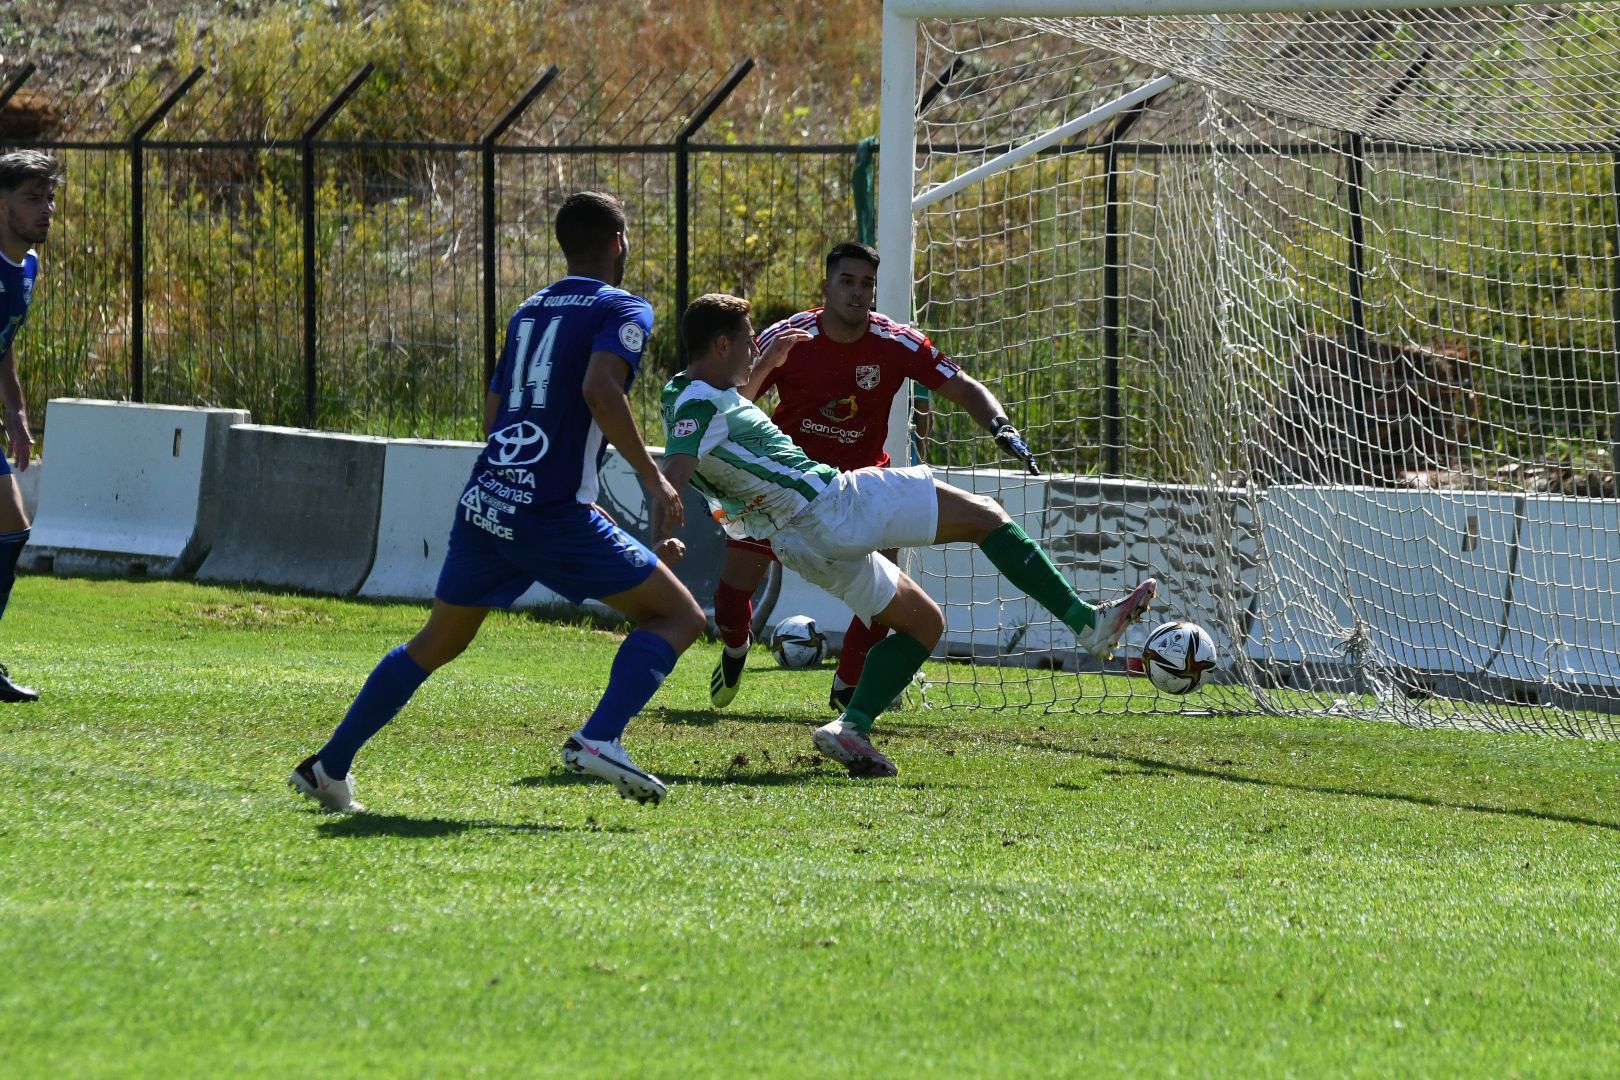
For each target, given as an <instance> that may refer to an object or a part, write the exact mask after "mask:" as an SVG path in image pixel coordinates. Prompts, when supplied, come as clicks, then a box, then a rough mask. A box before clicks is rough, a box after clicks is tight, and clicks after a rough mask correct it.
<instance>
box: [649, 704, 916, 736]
mask: <svg viewBox="0 0 1620 1080" xmlns="http://www.w3.org/2000/svg"><path fill="white" fill-rule="evenodd" d="M894 716H895V714H894V713H884V714H882V715H881V716H879V717H878V719H877V726H876V727H875V728H874V729H873V733H874V734H875V735H877V736H878V737H880V738H881V737H882V736H884V735H918V736H926V735H932V734H935V733H936V732H937V731H938V728H937V727H932V726H930V725H927V724H918V723H911V722H907V721H897V720H895V719H894ZM837 717H838V714H837V713H835V712H833V711H832V710H831V709H828V710H827V711H826V712H824V713H820V714H815V713H812V714H810V715H808V716H783V715H781V714H779V713H765V712H760V711H759V710H758V709H755V708H750V707H746V706H745V707H740V708H733V709H727V710H725V711H721V710H718V709H663V710H662V712H661V715H660V719H661V720H663V722H664V723H666V724H675V725H678V726H681V727H712V726H713V725H715V724H718V723H720V722H722V721H730V722H732V723H738V724H786V725H788V726H789V727H795V728H803V729H804V732H805V738H806V739H808V738H809V735H810V732H812V731H814V730H815V729H816V728H818V727H820V726H821V725H822V724H825V723H826V722H827V721H829V720H834V719H837Z"/></svg>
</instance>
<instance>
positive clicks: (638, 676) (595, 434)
mask: <svg viewBox="0 0 1620 1080" xmlns="http://www.w3.org/2000/svg"><path fill="white" fill-rule="evenodd" d="M557 245H558V247H560V248H561V249H562V252H563V256H564V257H565V258H566V259H567V262H568V276H567V277H565V278H563V279H562V280H560V281H556V282H553V283H552V284H550V285H548V286H546V287H545V288H544V289H541V290H540V291H539V292H537V293H535V294H534V295H533V296H531V297H529V299H527V300H525V301H524V302H523V306H522V307H520V308H518V310H517V313H516V314H515V315H513V316H512V319H511V322H510V323H509V324H508V325H507V328H506V346H505V349H504V350H503V352H502V353H501V361H500V364H499V366H498V367H497V368H496V370H495V377H494V379H493V380H492V381H491V383H490V386H489V396H488V397H487V399H486V400H485V404H484V428H485V430H486V431H487V432H488V433H489V439H488V442H487V443H486V444H485V446H484V450H483V452H482V453H481V454H480V455H479V457H478V461H477V463H476V464H475V465H474V466H473V470H472V476H471V478H470V479H469V480H468V481H467V486H466V488H465V489H463V491H462V493H461V498H460V499H459V500H458V502H457V506H456V514H455V523H454V525H453V526H452V528H451V530H450V544H449V549H448V550H447V551H446V553H445V557H444V567H443V569H442V570H441V571H440V572H439V583H438V587H437V588H436V589H435V591H434V600H433V610H432V612H431V614H429V616H428V620H427V624H426V625H425V626H423V627H422V629H421V630H420V631H419V632H418V633H417V635H416V636H415V637H413V638H411V640H410V641H408V642H406V643H405V644H404V645H401V646H399V647H398V648H396V649H394V650H393V651H392V652H390V653H389V654H388V655H387V656H385V657H383V659H382V661H381V663H379V664H378V665H377V667H376V669H375V670H373V671H372V673H371V676H370V678H368V679H367V680H366V683H365V686H364V687H362V688H361V690H360V693H359V696H357V697H356V698H355V699H354V703H353V704H352V705H350V706H349V711H348V714H347V715H346V716H344V718H343V722H342V723H341V724H339V725H338V728H337V731H336V732H334V733H333V735H332V738H331V740H330V741H328V742H327V744H326V745H325V746H323V747H322V748H321V749H320V750H319V751H318V752H316V753H315V754H313V755H311V756H310V757H308V758H306V759H305V760H304V761H302V762H300V763H299V765H298V767H297V768H296V769H294V770H293V774H292V776H291V778H290V780H289V782H290V783H291V784H292V786H293V788H294V789H295V790H296V791H298V792H300V793H301V794H304V795H307V796H309V797H311V798H313V799H316V800H317V801H319V802H320V803H321V805H322V806H323V807H325V808H326V809H328V810H333V811H339V812H344V813H348V812H354V811H359V810H363V809H364V807H362V806H360V805H359V804H358V803H356V802H355V801H354V777H353V776H352V775H350V773H349V765H350V762H351V761H352V760H353V758H354V755H355V753H356V752H357V751H358V750H359V749H360V747H361V746H362V745H363V744H364V743H365V741H366V740H367V739H369V738H371V736H372V735H374V734H376V733H377V731H378V730H379V729H381V728H382V726H383V725H384V724H386V723H388V721H389V720H391V719H392V718H393V717H394V715H395V714H396V713H398V712H399V710H400V709H401V708H402V707H404V705H405V703H406V702H407V701H408V700H410V697H411V695H412V694H413V693H415V692H416V688H417V687H418V686H420V685H422V682H423V680H425V679H426V678H427V677H428V675H429V674H430V673H432V672H433V671H434V670H436V669H437V668H439V667H442V666H443V665H445V664H447V663H449V662H450V661H451V660H454V659H455V658H456V657H457V656H459V655H460V654H461V652H462V650H463V649H465V648H466V647H467V646H468V645H469V644H470V643H471V642H472V639H473V637H474V636H476V635H477V633H478V628H479V626H480V625H481V624H482V623H483V621H484V616H485V615H487V614H488V613H489V609H490V608H492V607H509V606H510V605H511V604H512V603H513V602H514V601H515V600H517V598H518V597H519V596H521V595H522V594H523V593H524V592H525V591H526V590H527V589H528V588H529V586H530V585H532V584H534V583H535V582H539V583H540V584H541V585H544V586H545V587H546V588H548V589H550V590H552V591H553V592H556V593H559V594H561V595H562V596H564V597H566V598H567V599H569V600H571V601H573V602H574V603H579V602H580V601H582V600H584V599H586V598H588V597H595V598H596V599H599V600H601V601H602V602H603V603H605V604H607V605H608V606H610V607H612V608H614V609H615V610H617V611H619V612H622V613H623V614H624V615H626V616H627V617H628V618H629V619H630V620H631V621H632V622H633V623H634V624H635V629H634V630H632V631H631V632H630V634H629V635H628V636H626V637H625V639H624V643H623V644H622V645H620V646H619V653H618V655H617V656H616V657H615V658H614V661H613V666H612V670H611V672H610V674H609V676H608V685H607V690H606V692H604V693H603V695H602V699H601V701H600V702H599V703H598V704H597V706H596V711H595V712H593V713H592V714H591V716H590V718H589V719H588V720H586V721H585V724H584V726H583V727H581V728H580V729H579V730H578V731H576V732H574V733H573V734H572V735H570V736H569V737H568V739H567V741H566V742H564V743H563V747H562V760H563V765H564V767H565V768H567V769H568V770H570V771H571V772H582V773H589V774H591V775H593V776H598V777H601V778H602V779H605V780H608V781H610V782H612V783H613V784H614V785H616V786H617V788H618V790H619V794H620V795H622V796H624V797H625V798H627V799H635V800H637V801H638V802H643V803H646V802H652V803H657V802H659V801H660V800H662V799H663V797H664V794H665V788H664V784H663V783H662V782H661V781H660V780H659V779H658V778H657V777H656V776H653V775H651V774H650V773H648V772H646V771H644V770H642V769H640V768H638V767H637V766H636V764H635V763H634V762H633V761H631V760H630V755H629V754H628V753H626V752H625V749H624V745H623V743H622V742H621V741H620V735H621V734H622V733H623V731H624V729H625V726H626V725H627V724H628V723H629V721H630V718H631V717H633V716H635V715H636V713H638V712H640V711H641V709H642V707H643V706H645V705H646V704H647V702H648V701H649V700H651V698H652V696H653V694H654V693H655V692H656V691H657V690H658V687H659V685H660V684H662V683H663V681H664V677H665V676H666V675H668V674H669V673H670V671H671V670H672V669H673V668H674V667H675V661H676V658H678V657H679V656H680V654H681V653H682V652H684V651H686V649H687V647H688V646H690V645H691V644H692V642H694V641H696V640H697V637H698V635H699V634H701V633H702V632H703V627H704V616H703V610H702V609H701V608H700V607H698V604H697V601H696V600H694V599H692V594H691V593H689V592H687V591H686V587H685V586H683V585H682V584H681V583H680V582H679V581H678V580H676V578H675V575H674V574H673V573H672V572H671V571H670V569H669V567H668V566H667V565H665V560H670V561H676V560H678V559H679V558H680V556H681V555H682V554H683V553H684V548H683V547H682V545H680V544H679V543H670V542H669V541H667V540H666V541H665V542H664V543H662V544H660V545H659V549H658V553H657V554H654V552H653V551H651V550H649V549H648V548H647V547H645V546H644V545H643V544H641V543H640V542H639V541H637V540H636V539H635V538H634V537H632V536H631V535H630V534H629V533H626V532H624V531H623V530H622V529H620V528H619V527H618V526H617V525H615V524H614V523H613V522H612V521H610V520H609V519H608V518H606V517H605V516H604V515H603V514H602V512H601V511H600V510H598V509H597V508H596V506H595V505H593V504H594V501H595V499H596V494H597V473H598V469H599V468H600V467H601V463H602V458H603V457H604V456H605V454H606V453H607V445H606V444H608V443H612V444H613V446H614V448H615V449H617V450H618V451H619V453H620V454H622V455H623V456H624V459H625V461H627V462H628V463H629V464H630V466H631V468H633V469H635V471H636V473H637V475H639V476H640V477H641V482H642V486H643V487H644V488H645V490H646V495H647V500H648V503H649V505H650V507H651V510H652V517H653V520H654V521H669V522H674V523H679V522H680V521H681V518H682V507H681V496H680V494H679V493H678V492H677V490H676V489H675V487H674V486H673V485H672V484H670V483H669V481H668V480H666V479H665V478H664V477H663V475H662V474H661V473H660V472H659V470H658V468H657V466H656V465H654V463H653V460H652V458H651V456H650V455H649V454H648V453H647V447H646V444H645V443H644V442H643V441H642V437H641V432H640V431H639V430H638V429H637V427H636V422H635V419H634V417H633V416H632V415H631V412H630V402H629V399H628V398H627V397H626V396H625V395H626V391H627V390H628V389H629V387H630V383H631V381H632V380H633V379H634V378H635V375H636V372H637V370H638V368H639V367H640V364H641V357H642V351H643V349H644V348H645V346H646V342H647V336H648V335H649V334H650V333H651V332H652V323H653V315H652V307H651V306H650V305H649V304H648V303H647V301H645V300H643V299H641V298H640V297H639V296H633V295H631V294H630V293H628V292H625V291H624V290H623V289H620V288H618V284H619V282H620V281H622V280H623V278H624V266H625V258H626V255H627V254H628V252H629V247H628V241H627V239H626V236H625V216H624V210H623V208H622V207H621V206H620V205H619V201H618V200H617V199H615V198H614V197H612V196H611V195H605V194H602V193H600V192H590V191H587V192H579V193H576V194H574V195H570V196H569V197H568V198H567V199H566V200H564V202H563V204H562V207H561V208H560V209H559V210H558V211H557ZM660 556H662V558H660Z"/></svg>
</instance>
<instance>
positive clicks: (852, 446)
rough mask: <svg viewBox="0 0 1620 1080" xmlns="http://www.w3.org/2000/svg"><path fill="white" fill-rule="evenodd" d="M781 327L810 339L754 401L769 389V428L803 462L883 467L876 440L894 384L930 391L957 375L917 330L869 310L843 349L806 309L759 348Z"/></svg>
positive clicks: (883, 431)
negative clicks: (773, 397)
mask: <svg viewBox="0 0 1620 1080" xmlns="http://www.w3.org/2000/svg"><path fill="white" fill-rule="evenodd" d="M789 326H796V327H798V328H799V329H801V330H807V331H809V333H810V340H809V341H801V342H800V343H799V344H797V345H795V346H794V347H793V351H792V352H791V353H789V354H788V358H787V363H785V364H783V365H782V366H781V367H779V368H777V369H776V370H775V371H773V372H771V373H770V375H769V376H767V377H766V379H765V385H764V386H762V387H761V388H760V391H759V392H760V396H762V397H763V396H764V394H765V391H767V390H769V389H771V388H772V387H775V388H776V393H777V396H778V399H779V400H778V403H777V406H776V411H775V412H774V413H773V414H772V415H771V419H772V420H774V421H775V422H776V426H777V427H779V428H781V429H782V431H783V432H785V433H786V434H787V437H788V438H790V439H792V440H793V441H794V442H796V443H798V444H799V446H800V448H801V449H803V450H804V452H805V453H806V454H808V455H810V457H811V458H813V459H815V460H816V461H822V462H825V463H827V464H828V465H832V466H834V467H835V468H838V469H844V470H849V469H862V468H865V467H866V466H868V465H887V464H888V463H889V455H888V454H887V453H886V452H885V451H884V449H883V442H884V440H885V439H886V438H888V435H889V406H890V404H891V403H892V402H893V401H894V395H895V394H896V393H897V392H899V390H900V384H901V382H902V381H904V380H905V379H916V380H917V381H918V382H920V383H922V384H923V385H924V386H926V387H928V389H930V390H937V389H939V388H940V387H941V386H943V385H944V384H945V382H946V380H948V379H950V378H951V377H952V376H954V375H955V374H956V373H957V372H958V371H961V370H962V369H961V367H960V366H959V365H958V364H957V363H956V362H955V361H953V360H952V359H951V358H950V357H948V356H946V355H945V354H944V353H942V352H940V351H939V350H938V349H937V348H935V347H934V343H933V342H932V341H929V340H928V338H926V337H925V336H923V334H922V333H921V332H920V331H917V330H914V329H912V328H911V327H909V326H906V325H904V324H902V323H897V322H895V321H894V320H893V319H891V318H889V317H888V316H887V315H879V314H878V313H877V312H875V311H874V312H870V313H869V314H868V315H867V317H866V333H865V334H863V335H862V336H861V339H860V340H859V341H853V342H850V343H849V344H847V345H846V344H844V343H843V342H839V341H834V340H832V339H831V338H829V337H828V336H827V335H826V334H824V333H822V330H821V309H820V308H812V309H811V310H809V311H801V312H799V313H798V314H797V315H793V316H790V317H788V318H786V319H783V320H782V321H781V322H779V323H772V324H771V325H770V326H768V327H766V328H765V331H764V332H763V333H761V334H760V335H759V339H758V344H759V347H760V349H761V350H764V349H765V348H767V347H768V346H769V345H770V343H771V340H772V339H773V338H775V337H776V335H778V334H780V333H781V332H782V330H783V328H785V327H789Z"/></svg>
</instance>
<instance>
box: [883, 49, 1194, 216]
mask: <svg viewBox="0 0 1620 1080" xmlns="http://www.w3.org/2000/svg"><path fill="white" fill-rule="evenodd" d="M1174 85H1176V80H1175V78H1174V76H1170V75H1161V76H1159V77H1158V78H1157V79H1154V80H1152V81H1151V82H1147V83H1144V84H1142V85H1141V86H1138V87H1137V88H1136V89H1135V90H1132V91H1130V92H1128V93H1125V94H1121V95H1120V96H1119V97H1117V98H1115V99H1114V100H1113V101H1110V102H1108V103H1106V104H1103V105H1099V106H1097V107H1096V108H1095V109H1092V110H1091V111H1090V112H1088V113H1086V114H1084V115H1083V116H1077V117H1075V118H1074V119H1073V120H1070V121H1068V122H1066V123H1063V124H1059V125H1058V126H1057V127H1055V128H1052V129H1051V130H1050V131H1048V132H1046V133H1045V134H1043V135H1038V136H1036V137H1035V138H1033V139H1031V140H1029V141H1028V142H1026V143H1023V144H1021V145H1019V146H1015V147H1013V148H1012V149H1011V150H1008V151H1007V152H1006V153H1005V154H1002V155H1000V156H999V157H995V158H991V159H990V160H989V161H986V162H985V163H984V164H983V165H978V166H975V167H974V168H971V169H969V170H967V171H966V172H964V173H962V174H960V175H958V176H953V177H952V178H951V179H949V180H947V181H945V182H944V183H943V184H936V185H935V186H933V187H931V188H929V189H928V190H927V191H924V192H923V193H922V194H920V195H918V196H917V197H916V198H915V199H913V200H912V201H911V209H912V210H913V211H917V210H923V209H926V208H927V207H930V206H932V205H934V204H935V203H937V202H939V201H940V200H941V199H948V198H950V197H951V196H952V195H955V194H956V193H957V192H958V191H961V190H962V189H963V188H966V187H969V186H971V185H973V184H976V183H978V182H979V181H980V180H982V179H984V178H985V177H987V176H994V175H995V174H996V173H998V172H1002V171H1004V170H1006V169H1007V168H1008V167H1009V166H1011V165H1016V164H1018V163H1019V162H1020V161H1023V160H1024V159H1025V158H1030V157H1034V156H1035V155H1036V154H1039V153H1040V152H1041V151H1042V150H1045V149H1046V148H1047V147H1049V146H1054V145H1056V144H1057V143H1060V142H1062V141H1063V140H1065V139H1067V138H1069V137H1070V136H1072V135H1075V134H1078V133H1079V132H1082V131H1084V130H1086V129H1087V128H1089V127H1095V126H1096V125H1097V124H1100V123H1102V122H1103V121H1104V120H1110V119H1112V118H1113V117H1115V116H1118V115H1119V114H1120V113H1122V112H1124V111H1125V110H1126V109H1129V108H1130V107H1131V106H1133V105H1139V104H1141V103H1142V102H1144V101H1147V100H1148V99H1149V98H1152V97H1157V96H1158V95H1159V94H1162V93H1164V92H1165V91H1166V90H1168V89H1170V88H1171V87H1172V86H1174Z"/></svg>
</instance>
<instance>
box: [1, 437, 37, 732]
mask: <svg viewBox="0 0 1620 1080" xmlns="http://www.w3.org/2000/svg"><path fill="white" fill-rule="evenodd" d="M28 532H29V528H28V511H27V510H26V509H25V508H24V506H23V498H22V491H21V489H19V488H18V487H17V477H16V476H15V475H13V474H12V473H11V472H10V470H9V467H8V469H7V471H6V472H5V473H4V474H3V475H0V615H4V614H5V612H6V604H7V603H8V602H9V601H10V600H11V587H12V586H13V585H14V584H16V581H17V559H18V557H19V556H21V555H22V549H23V545H25V544H27V543H28ZM38 700H39V692H38V691H37V690H35V689H33V688H32V687H28V686H18V685H17V684H16V683H14V682H12V681H11V673H10V672H8V671H7V670H6V668H5V665H4V664H0V703H4V702H18V701H38Z"/></svg>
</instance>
